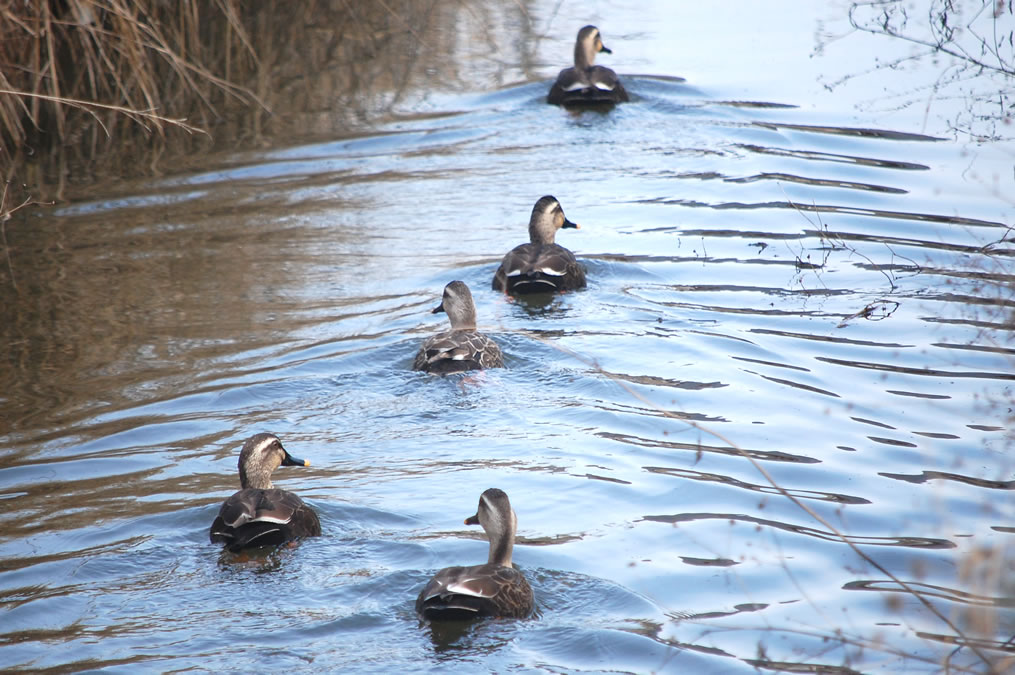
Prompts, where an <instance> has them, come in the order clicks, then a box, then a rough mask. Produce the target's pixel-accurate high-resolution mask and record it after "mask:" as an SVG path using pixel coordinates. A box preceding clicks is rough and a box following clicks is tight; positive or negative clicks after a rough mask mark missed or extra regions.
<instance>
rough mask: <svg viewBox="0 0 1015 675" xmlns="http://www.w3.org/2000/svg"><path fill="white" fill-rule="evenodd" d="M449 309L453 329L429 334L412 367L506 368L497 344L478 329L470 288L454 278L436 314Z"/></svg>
mask: <svg viewBox="0 0 1015 675" xmlns="http://www.w3.org/2000/svg"><path fill="white" fill-rule="evenodd" d="M437 312H447V315H448V320H449V321H450V322H451V330H449V331H444V332H443V333H438V334H437V335H433V336H431V337H428V338H427V339H426V340H425V341H424V342H423V346H422V347H420V350H419V353H417V354H416V359H415V361H413V363H412V369H413V370H422V371H424V372H428V373H436V374H439V375H444V374H446V373H459V372H462V371H466V370H478V369H481V368H503V367H504V357H503V355H502V354H501V351H500V347H498V346H497V343H496V342H494V341H493V340H491V339H490V338H488V337H487V336H485V335H483V334H482V333H480V332H479V331H477V330H476V305H475V303H473V301H472V293H471V292H470V291H469V287H468V286H466V285H465V284H464V283H463V282H461V281H452V282H451V283H450V284H448V285H447V286H445V287H444V296H443V297H442V299H441V304H439V305H437V306H436V307H435V308H434V309H433V313H434V314H436V313H437Z"/></svg>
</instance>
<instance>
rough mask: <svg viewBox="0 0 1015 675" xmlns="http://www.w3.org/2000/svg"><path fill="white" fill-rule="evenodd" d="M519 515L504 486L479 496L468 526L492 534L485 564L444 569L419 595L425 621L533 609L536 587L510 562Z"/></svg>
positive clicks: (520, 613) (510, 614)
mask: <svg viewBox="0 0 1015 675" xmlns="http://www.w3.org/2000/svg"><path fill="white" fill-rule="evenodd" d="M517 522H518V520H517V518H516V517H515V512H514V511H513V510H512V508H511V502H510V501H509V500H508V496H507V495H506V494H505V493H504V491H503V490H498V489H497V488H490V489H489V490H487V491H486V492H484V493H483V494H482V495H481V496H480V498H479V509H478V510H477V512H476V515H474V516H471V517H469V518H467V519H466V520H465V524H466V525H476V524H479V525H482V526H483V530H485V531H486V535H487V536H488V537H489V538H490V556H489V559H488V561H487V562H486V564H484V565H473V566H472V567H445V568H444V569H442V570H441V571H439V572H437V574H435V575H434V576H433V578H432V579H430V581H429V582H427V584H426V586H424V587H423V590H422V591H420V594H419V597H418V598H416V613H417V614H418V615H419V617H420V618H421V619H428V620H445V619H453V620H460V619H471V618H476V617H483V616H494V617H511V618H518V619H521V618H524V617H526V616H528V615H529V614H531V613H532V609H533V607H534V606H535V600H534V598H533V595H532V587H531V586H529V582H528V581H526V580H525V577H524V576H523V575H522V573H521V572H519V571H518V570H516V569H515V568H514V567H512V566H511V552H512V550H513V549H514V542H515V530H516V528H517Z"/></svg>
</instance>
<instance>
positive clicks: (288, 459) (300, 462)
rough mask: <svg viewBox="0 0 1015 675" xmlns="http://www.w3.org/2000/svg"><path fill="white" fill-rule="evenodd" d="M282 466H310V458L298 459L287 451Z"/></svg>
mask: <svg viewBox="0 0 1015 675" xmlns="http://www.w3.org/2000/svg"><path fill="white" fill-rule="evenodd" d="M282 466H310V460H309V459H297V458H296V457H293V456H292V455H290V454H289V452H288V451H286V453H285V457H283V458H282Z"/></svg>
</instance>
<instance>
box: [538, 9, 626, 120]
mask: <svg viewBox="0 0 1015 675" xmlns="http://www.w3.org/2000/svg"><path fill="white" fill-rule="evenodd" d="M599 52H605V53H606V54H612V53H613V52H612V51H610V50H609V49H607V48H606V45H604V44H603V38H602V36H601V35H600V34H599V29H598V28H596V27H595V26H585V27H584V28H582V29H581V30H580V31H578V39H577V40H576V41H575V45H574V66H573V67H571V68H565V69H564V70H562V71H560V74H559V75H557V81H556V82H554V83H553V86H552V87H550V93H549V95H547V97H546V101H547V103H552V104H554V105H565V106H570V105H601V104H604V103H606V104H610V103H623V102H625V101H628V100H630V99H629V97H628V95H627V91H626V90H625V89H624V85H622V84H621V83H620V79H618V78H617V74H616V73H615V72H613V71H612V70H610V69H609V68H606V67H604V66H597V65H594V62H595V59H596V54H598V53H599Z"/></svg>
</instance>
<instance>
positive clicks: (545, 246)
mask: <svg viewBox="0 0 1015 675" xmlns="http://www.w3.org/2000/svg"><path fill="white" fill-rule="evenodd" d="M565 227H571V228H574V229H576V230H577V229H580V228H581V226H580V225H578V224H577V223H573V222H571V221H570V220H568V219H567V217H566V216H564V209H562V208H561V206H560V202H559V201H557V198H556V197H554V196H552V195H546V196H544V197H540V198H539V201H537V202H536V205H535V206H533V207H532V215H531V216H530V217H529V243H528V244H520V245H518V246H515V247H514V248H513V249H511V250H510V251H508V253H507V255H505V256H504V260H503V262H501V264H500V267H499V268H497V272H496V273H495V274H494V276H493V290H495V291H503V292H504V293H508V294H510V295H519V294H525V293H554V292H557V291H572V290H576V289H579V288H585V268H584V267H582V266H581V265H580V264H579V263H578V261H577V260H576V259H575V257H574V253H571V251H569V250H567V249H566V248H564V247H563V246H561V245H559V244H556V243H554V241H553V240H554V238H555V237H556V234H557V230H559V229H561V228H565Z"/></svg>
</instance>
